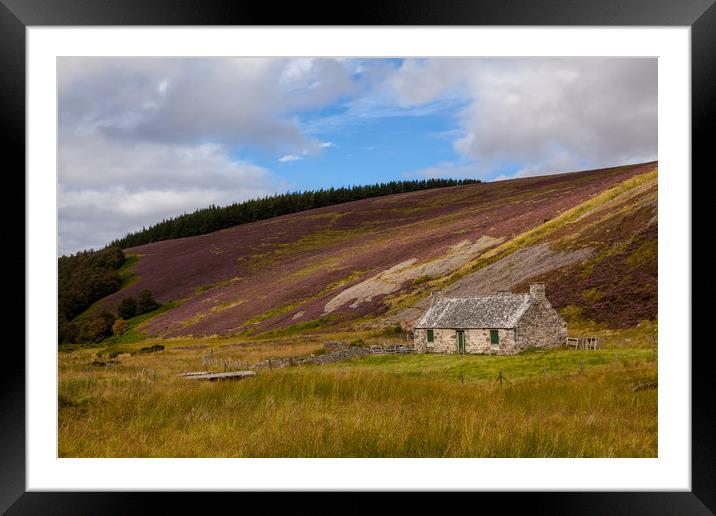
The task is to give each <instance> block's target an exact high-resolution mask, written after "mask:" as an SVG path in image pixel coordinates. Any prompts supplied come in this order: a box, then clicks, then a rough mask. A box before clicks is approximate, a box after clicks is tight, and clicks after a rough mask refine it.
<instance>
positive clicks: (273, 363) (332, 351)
mask: <svg viewBox="0 0 716 516" xmlns="http://www.w3.org/2000/svg"><path fill="white" fill-rule="evenodd" d="M324 347H325V349H326V350H328V351H327V352H326V353H320V354H315V353H314V354H311V355H308V356H305V357H281V358H267V359H266V360H262V361H261V362H257V363H256V364H254V365H252V366H251V367H250V368H251V369H256V368H261V367H271V368H274V367H276V368H281V367H289V366H294V365H304V364H318V365H322V364H331V363H333V362H342V361H343V360H351V359H353V358H358V357H363V356H366V355H369V354H370V351H369V350H368V349H366V348H363V347H360V346H350V345H348V344H344V343H341V342H327V343H326V344H325V346H324Z"/></svg>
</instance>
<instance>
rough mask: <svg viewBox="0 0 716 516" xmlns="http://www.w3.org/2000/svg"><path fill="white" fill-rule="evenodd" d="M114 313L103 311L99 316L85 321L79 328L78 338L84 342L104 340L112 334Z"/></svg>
mask: <svg viewBox="0 0 716 516" xmlns="http://www.w3.org/2000/svg"><path fill="white" fill-rule="evenodd" d="M113 325H114V315H112V314H111V313H109V312H102V313H100V314H99V316H97V317H95V318H93V319H88V320H86V321H84V322H83V323H82V324H81V325H80V328H79V332H78V335H77V340H78V341H79V342H82V343H91V342H95V343H96V342H102V341H103V340H104V339H106V338H107V337H110V336H111V335H112V326H113Z"/></svg>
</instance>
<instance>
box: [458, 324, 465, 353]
mask: <svg viewBox="0 0 716 516" xmlns="http://www.w3.org/2000/svg"><path fill="white" fill-rule="evenodd" d="M457 352H458V353H459V354H461V355H462V354H464V353H465V332H464V331H462V330H458V331H457Z"/></svg>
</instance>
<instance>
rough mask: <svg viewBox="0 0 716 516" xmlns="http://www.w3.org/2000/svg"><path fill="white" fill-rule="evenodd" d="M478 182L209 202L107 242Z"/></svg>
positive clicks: (178, 234) (200, 230)
mask: <svg viewBox="0 0 716 516" xmlns="http://www.w3.org/2000/svg"><path fill="white" fill-rule="evenodd" d="M479 182H480V181H479V180H477V179H421V180H412V181H390V182H388V183H376V184H372V185H363V186H350V187H341V188H329V189H321V190H312V191H304V192H291V193H284V194H278V195H272V196H268V197H263V198H261V199H251V200H249V201H244V202H239V203H234V204H230V205H228V206H223V207H219V206H214V205H212V206H209V207H208V208H203V209H200V210H196V211H195V212H193V213H185V214H183V215H179V216H178V217H174V218H171V219H166V220H162V221H161V222H159V223H157V224H154V225H153V226H150V227H148V228H142V230H141V231H137V232H135V233H128V234H127V235H126V236H125V237H123V238H119V239H117V240H115V241H113V242H112V243H111V244H110V246H115V247H120V248H122V249H126V248H128V247H134V246H138V245H144V244H149V243H151V242H159V241H161V240H170V239H173V238H182V237H188V236H195V235H203V234H205V233H211V232H212V231H217V230H219V229H225V228H229V227H232V226H237V225H239V224H246V223H248V222H256V221H258V220H264V219H268V218H271V217H277V216H279V215H286V214H289V213H296V212H299V211H304V210H310V209H313V208H322V207H324V206H331V205H334V204H340V203H344V202H349V201H358V200H360V199H367V198H369V197H379V196H383V195H391V194H397V193H404V192H415V191H418V190H430V189H432V188H443V187H446V186H459V185H465V184H473V183H479Z"/></svg>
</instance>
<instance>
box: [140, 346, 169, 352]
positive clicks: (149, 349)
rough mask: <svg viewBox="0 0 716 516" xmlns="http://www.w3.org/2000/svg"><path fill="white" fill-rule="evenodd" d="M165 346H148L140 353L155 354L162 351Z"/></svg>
mask: <svg viewBox="0 0 716 516" xmlns="http://www.w3.org/2000/svg"><path fill="white" fill-rule="evenodd" d="M163 349H164V346H162V345H161V344H154V345H153V346H147V347H146V348H142V349H140V350H139V352H140V353H154V352H155V351H162V350H163Z"/></svg>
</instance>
